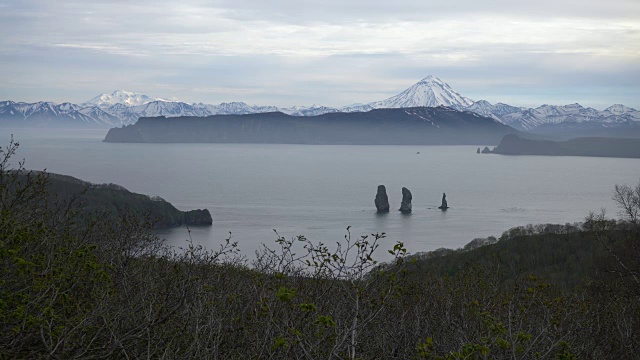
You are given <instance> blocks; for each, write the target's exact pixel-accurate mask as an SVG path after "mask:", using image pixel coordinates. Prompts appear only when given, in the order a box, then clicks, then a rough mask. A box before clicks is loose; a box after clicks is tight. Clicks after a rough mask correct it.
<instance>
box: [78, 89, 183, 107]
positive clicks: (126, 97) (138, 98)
mask: <svg viewBox="0 0 640 360" xmlns="http://www.w3.org/2000/svg"><path fill="white" fill-rule="evenodd" d="M153 101H170V100H164V99H160V98H156V97H151V96H147V95H144V94H139V93H133V92H130V91H126V90H116V91H114V92H112V93H111V94H100V95H98V96H96V97H94V98H93V99H91V100H88V101H87V102H85V103H84V105H86V106H91V105H96V106H99V107H103V108H104V107H109V106H111V105H115V104H124V105H128V106H139V105H144V104H147V103H150V102H153Z"/></svg>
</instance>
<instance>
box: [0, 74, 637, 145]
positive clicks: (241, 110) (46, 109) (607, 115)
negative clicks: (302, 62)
mask: <svg viewBox="0 0 640 360" xmlns="http://www.w3.org/2000/svg"><path fill="white" fill-rule="evenodd" d="M437 106H447V107H450V108H453V109H456V110H459V111H468V112H472V113H475V114H478V115H481V116H485V117H490V118H492V119H494V120H497V121H499V122H501V123H503V124H505V125H509V126H511V127H513V128H515V129H518V130H524V131H530V132H536V133H541V134H551V135H553V134H556V133H563V134H564V135H565V136H567V135H568V134H590V135H604V133H602V132H603V131H606V135H607V136H627V135H629V134H635V133H636V132H635V130H634V131H633V132H631V133H625V131H624V129H627V128H629V127H633V128H634V129H635V128H636V127H637V126H636V125H640V111H638V110H635V109H632V108H629V107H627V106H624V105H620V104H616V105H613V106H610V107H608V108H607V109H605V110H602V111H599V110H596V109H593V108H588V107H587V108H585V107H583V106H581V105H580V104H570V105H562V106H556V105H542V106H539V107H537V108H526V107H516V106H511V105H508V104H503V103H497V104H491V103H490V102H488V101H486V100H479V101H475V102H474V101H473V100H471V99H469V98H467V97H465V96H463V95H461V94H460V93H458V92H456V91H455V90H454V89H453V88H451V86H449V85H448V84H447V83H445V82H444V81H442V80H440V79H439V78H437V77H435V76H432V75H429V76H427V77H425V78H424V79H422V80H420V81H419V82H417V83H415V84H414V85H412V86H411V87H409V88H408V89H406V90H404V91H402V92H401V93H399V94H398V95H395V96H392V97H390V98H388V99H385V100H381V101H374V102H370V103H367V104H353V105H348V106H344V107H340V108H335V107H327V106H321V105H311V106H294V107H290V108H279V107H275V106H259V105H249V104H247V103H244V102H228V103H221V104H218V105H211V104H203V103H186V102H181V101H174V100H166V99H160V98H156V97H152V96H148V95H144V94H139V93H133V92H129V91H125V90H118V91H114V92H112V93H110V94H101V95H98V96H96V97H94V98H93V99H91V100H89V101H87V102H85V103H83V104H81V105H75V104H70V103H63V104H54V103H51V102H37V103H33V104H28V103H16V102H13V101H5V102H0V126H3V125H4V126H62V127H86V126H91V127H114V126H123V125H129V124H133V123H135V122H136V121H137V120H138V118H140V117H156V116H166V117H181V116H210V115H242V114H256V113H267V112H282V113H284V114H288V115H292V116H318V115H322V114H330V113H344V112H367V111H370V110H373V109H393V108H411V107H437ZM618 129H620V130H618ZM633 136H635V135H633Z"/></svg>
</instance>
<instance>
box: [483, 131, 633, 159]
mask: <svg viewBox="0 0 640 360" xmlns="http://www.w3.org/2000/svg"><path fill="white" fill-rule="evenodd" d="M492 152H493V153H495V154H503V155H558V156H599V157H621V158H640V139H626V138H604V137H588V138H587V137H584V138H576V139H571V140H566V141H551V140H532V139H525V138H521V137H518V136H517V135H514V134H509V135H505V137H504V138H503V139H502V141H500V144H499V145H498V146H497V147H496V148H495V149H494V150H493V151H492Z"/></svg>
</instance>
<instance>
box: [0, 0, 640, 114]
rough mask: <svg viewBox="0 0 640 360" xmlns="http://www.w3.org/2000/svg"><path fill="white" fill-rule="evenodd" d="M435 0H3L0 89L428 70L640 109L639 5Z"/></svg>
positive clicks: (508, 90)
mask: <svg viewBox="0 0 640 360" xmlns="http://www.w3.org/2000/svg"><path fill="white" fill-rule="evenodd" d="M442 3H443V2H441V1H438V2H434V1H420V2H417V1H409V0H399V1H393V2H389V1H388V2H372V1H370V0H369V1H360V0H356V1H344V0H341V1H338V0H324V1H315V0H313V1H303V2H301V1H293V0H275V1H263V0H234V1H225V0H223V1H193V0H184V1H181V2H174V1H164V0H160V1H149V0H139V1H136V2H134V3H132V2H128V1H104V0H99V1H91V2H89V1H56V2H51V1H44V0H41V1H34V0H15V1H14V0H12V1H2V0H0V33H2V34H3V36H2V37H0V66H1V67H2V68H3V69H4V70H5V71H4V73H5V79H4V81H3V83H2V85H1V86H0V99H5V98H6V99H14V100H24V101H35V100H45V99H46V100H54V101H63V100H71V101H74V102H81V101H84V100H86V99H88V98H90V97H93V96H94V95H96V94H98V93H101V92H107V91H111V90H115V89H127V90H133V91H140V92H145V93H148V94H150V95H154V96H161V97H177V98H180V99H183V100H185V101H190V102H191V101H202V102H209V103H218V102H222V101H246V102H249V103H257V104H269V105H278V106H289V105H296V104H297V105H301V104H311V103H317V104H324V105H333V106H339V105H345V104H349V103H355V102H369V101H373V100H379V99H382V98H385V97H388V96H390V95H393V94H395V93H397V92H399V91H401V90H402V89H404V88H406V87H408V86H410V85H411V84H412V83H414V82H416V81H418V80H419V79H421V78H423V77H425V76H426V75H429V74H433V75H436V76H439V77H440V78H442V79H443V80H445V81H447V82H449V83H450V84H451V85H452V86H453V87H454V88H455V89H457V90H458V91H460V92H461V93H462V94H463V95H465V96H468V97H470V98H473V99H476V100H477V99H487V100H489V101H492V102H497V101H502V102H507V103H511V104H514V105H524V106H535V105H540V104H542V103H553V104H564V103H572V102H580V103H583V104H584V105H589V106H594V107H597V108H602V107H605V106H608V105H610V104H612V103H625V104H627V105H629V106H633V107H640V65H639V64H640V2H638V1H635V0H633V1H626V0H614V1H608V2H606V3H604V2H602V1H600V0H599V1H592V0H588V1H558V0H556V1H548V0H541V1H536V2H527V4H524V5H523V4H519V3H521V2H515V1H497V0H493V1H483V2H482V4H479V3H478V2H476V1H469V0H467V1H457V2H455V3H454V4H452V5H444V4H442Z"/></svg>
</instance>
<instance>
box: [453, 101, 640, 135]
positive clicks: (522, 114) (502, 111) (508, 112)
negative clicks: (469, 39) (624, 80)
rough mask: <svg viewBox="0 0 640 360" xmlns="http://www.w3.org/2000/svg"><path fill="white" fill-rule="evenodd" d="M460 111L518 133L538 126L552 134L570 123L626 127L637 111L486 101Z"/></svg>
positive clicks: (621, 107)
mask: <svg viewBox="0 0 640 360" xmlns="http://www.w3.org/2000/svg"><path fill="white" fill-rule="evenodd" d="M461 110H465V111H472V112H475V113H477V114H480V115H483V116H488V117H491V118H493V119H496V120H498V121H500V122H502V123H503V124H505V125H509V126H511V127H513V128H516V129H519V130H525V131H534V132H536V129H537V128H540V127H543V128H544V129H547V132H552V131H549V129H553V128H558V129H559V128H561V127H563V126H564V125H565V124H567V123H571V124H574V128H584V129H587V128H593V127H594V125H597V126H598V127H604V128H612V127H620V126H626V125H628V124H629V122H631V123H635V122H640V111H637V110H635V109H632V108H629V107H626V106H624V105H619V104H617V105H613V106H610V107H608V108H606V109H605V110H602V111H599V110H596V109H594V108H589V107H587V108H585V107H583V106H582V105H580V104H569V105H563V106H556V105H542V106H539V107H537V108H524V107H514V106H510V105H506V104H502V103H497V104H495V105H492V104H491V103H489V102H488V101H485V100H480V101H476V102H475V103H473V104H472V105H470V106H468V107H466V108H463V109H461ZM639 124H640V123H639Z"/></svg>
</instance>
